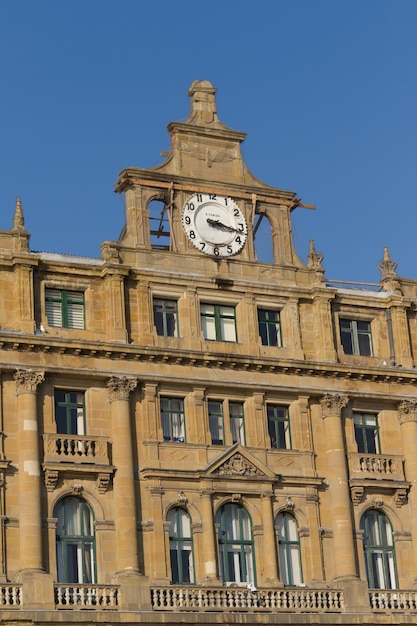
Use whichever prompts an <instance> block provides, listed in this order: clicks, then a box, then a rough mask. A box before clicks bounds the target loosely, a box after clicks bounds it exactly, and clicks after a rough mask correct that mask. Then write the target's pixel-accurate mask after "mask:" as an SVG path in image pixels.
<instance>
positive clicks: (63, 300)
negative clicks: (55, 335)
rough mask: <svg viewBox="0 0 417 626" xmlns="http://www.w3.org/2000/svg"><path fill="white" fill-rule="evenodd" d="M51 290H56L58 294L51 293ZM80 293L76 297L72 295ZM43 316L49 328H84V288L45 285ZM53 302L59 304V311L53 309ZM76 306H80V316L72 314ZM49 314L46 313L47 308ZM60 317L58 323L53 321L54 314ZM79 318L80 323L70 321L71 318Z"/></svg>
mask: <svg viewBox="0 0 417 626" xmlns="http://www.w3.org/2000/svg"><path fill="white" fill-rule="evenodd" d="M52 292H56V293H57V294H58V293H59V295H56V296H54V295H52ZM71 294H77V295H81V297H79V298H76V297H75V296H74V295H71ZM44 301H45V317H46V320H47V323H48V326H50V327H51V328H68V329H70V330H85V329H86V316H85V310H86V307H85V290H84V289H68V288H67V287H46V286H45V299H44ZM53 304H56V305H59V312H58V311H55V310H54V308H55V307H53ZM77 307H82V308H81V311H82V316H80V315H79V316H74V312H76V310H77ZM49 309H50V314H49V315H48V310H49ZM55 315H56V316H57V317H58V318H60V323H55V320H54V319H53V317H54V316H55ZM73 317H74V318H76V319H80V320H81V318H82V323H80V324H77V323H75V324H74V323H72V322H71V318H73Z"/></svg>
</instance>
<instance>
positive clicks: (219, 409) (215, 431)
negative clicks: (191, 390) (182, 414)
mask: <svg viewBox="0 0 417 626" xmlns="http://www.w3.org/2000/svg"><path fill="white" fill-rule="evenodd" d="M208 417H209V427H210V433H211V443H212V444H213V445H218V446H222V445H223V444H224V427H223V402H219V401H217V400H209V401H208Z"/></svg>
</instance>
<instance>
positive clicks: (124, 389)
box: [107, 376, 138, 402]
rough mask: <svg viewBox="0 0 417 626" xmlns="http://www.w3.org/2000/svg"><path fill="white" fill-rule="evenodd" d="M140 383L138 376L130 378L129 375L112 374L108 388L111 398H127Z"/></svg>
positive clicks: (111, 400)
mask: <svg viewBox="0 0 417 626" xmlns="http://www.w3.org/2000/svg"><path fill="white" fill-rule="evenodd" d="M137 384H138V381H137V379H136V378H128V377H127V376H120V377H118V376H112V377H111V378H109V380H108V381H107V389H108V390H109V400H110V402H114V401H115V400H127V399H128V398H129V394H130V392H131V391H133V390H134V389H135V388H136V386H137Z"/></svg>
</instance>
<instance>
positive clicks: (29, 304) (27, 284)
mask: <svg viewBox="0 0 417 626" xmlns="http://www.w3.org/2000/svg"><path fill="white" fill-rule="evenodd" d="M13 260H14V263H15V265H14V274H15V280H14V286H15V320H16V321H15V328H16V330H20V331H21V332H22V333H30V334H33V333H34V332H35V319H34V305H33V266H32V262H31V261H29V259H26V258H25V257H23V256H22V258H20V257H15V258H14V259H13Z"/></svg>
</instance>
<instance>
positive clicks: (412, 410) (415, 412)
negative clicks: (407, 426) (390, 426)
mask: <svg viewBox="0 0 417 626" xmlns="http://www.w3.org/2000/svg"><path fill="white" fill-rule="evenodd" d="M398 418H399V420H400V424H404V422H417V400H403V401H402V402H400V404H399V405H398Z"/></svg>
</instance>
